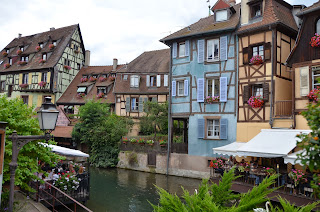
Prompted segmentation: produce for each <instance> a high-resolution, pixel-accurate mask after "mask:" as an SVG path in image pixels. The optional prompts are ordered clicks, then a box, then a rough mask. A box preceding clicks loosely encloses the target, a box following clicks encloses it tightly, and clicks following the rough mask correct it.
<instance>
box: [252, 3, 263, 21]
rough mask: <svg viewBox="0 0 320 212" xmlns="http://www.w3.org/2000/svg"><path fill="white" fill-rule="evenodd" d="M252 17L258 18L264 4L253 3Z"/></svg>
mask: <svg viewBox="0 0 320 212" xmlns="http://www.w3.org/2000/svg"><path fill="white" fill-rule="evenodd" d="M250 9H251V19H253V18H258V17H260V16H261V15H262V4H261V2H259V3H257V4H252V5H251V8H250Z"/></svg>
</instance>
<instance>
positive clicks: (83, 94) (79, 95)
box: [77, 93, 86, 99]
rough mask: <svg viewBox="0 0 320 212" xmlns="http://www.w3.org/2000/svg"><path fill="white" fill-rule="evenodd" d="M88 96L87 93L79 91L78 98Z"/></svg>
mask: <svg viewBox="0 0 320 212" xmlns="http://www.w3.org/2000/svg"><path fill="white" fill-rule="evenodd" d="M85 96H86V94H85V93H77V98H79V99H82V98H84V97H85Z"/></svg>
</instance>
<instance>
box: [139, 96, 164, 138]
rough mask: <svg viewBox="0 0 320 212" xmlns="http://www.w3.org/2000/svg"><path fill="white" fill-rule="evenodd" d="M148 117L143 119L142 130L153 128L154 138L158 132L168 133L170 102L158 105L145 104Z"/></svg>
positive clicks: (155, 103) (154, 103)
mask: <svg viewBox="0 0 320 212" xmlns="http://www.w3.org/2000/svg"><path fill="white" fill-rule="evenodd" d="M144 112H145V113H146V116H145V117H143V118H142V119H141V123H140V129H141V130H143V129H148V128H149V130H150V127H148V126H152V128H153V133H154V137H156V134H157V132H162V133H167V132H168V102H165V103H158V102H154V101H149V102H145V103H144Z"/></svg>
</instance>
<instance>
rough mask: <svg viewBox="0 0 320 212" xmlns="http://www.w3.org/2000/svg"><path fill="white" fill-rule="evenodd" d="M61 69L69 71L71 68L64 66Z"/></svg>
mask: <svg viewBox="0 0 320 212" xmlns="http://www.w3.org/2000/svg"><path fill="white" fill-rule="evenodd" d="M63 68H64V69H66V70H71V67H70V66H67V65H64V66H63Z"/></svg>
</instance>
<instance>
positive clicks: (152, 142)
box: [146, 140, 154, 146]
mask: <svg viewBox="0 0 320 212" xmlns="http://www.w3.org/2000/svg"><path fill="white" fill-rule="evenodd" d="M146 143H147V144H148V145H149V146H153V145H154V141H153V140H147V142H146Z"/></svg>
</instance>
